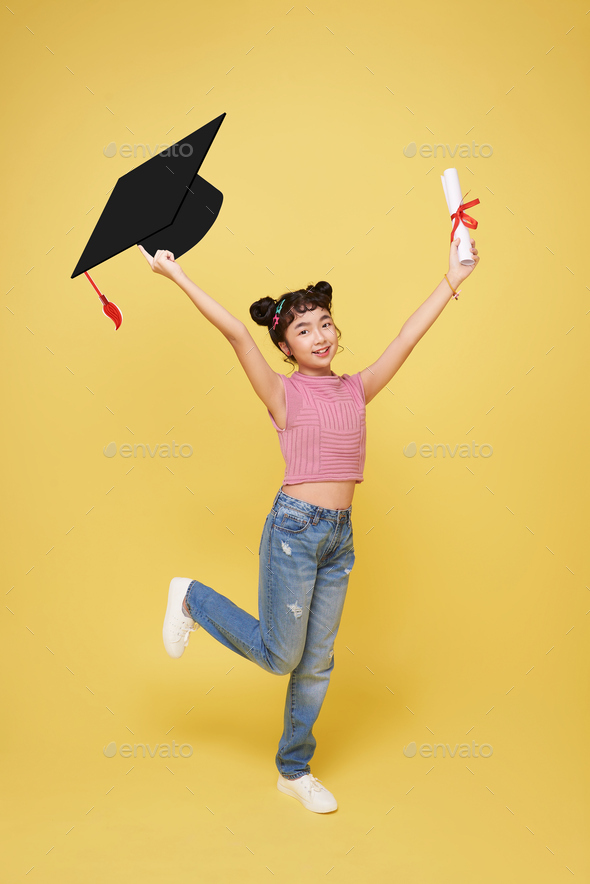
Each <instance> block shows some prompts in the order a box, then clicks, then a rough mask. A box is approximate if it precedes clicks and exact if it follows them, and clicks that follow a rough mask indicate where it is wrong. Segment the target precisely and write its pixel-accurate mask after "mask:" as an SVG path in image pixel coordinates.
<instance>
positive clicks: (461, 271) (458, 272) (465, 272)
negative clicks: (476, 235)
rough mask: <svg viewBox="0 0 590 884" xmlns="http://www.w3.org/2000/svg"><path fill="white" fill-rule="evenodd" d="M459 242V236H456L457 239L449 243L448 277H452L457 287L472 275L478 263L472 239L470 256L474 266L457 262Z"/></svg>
mask: <svg viewBox="0 0 590 884" xmlns="http://www.w3.org/2000/svg"><path fill="white" fill-rule="evenodd" d="M460 242H461V237H460V236H458V237H457V239H454V240H453V242H452V243H451V252H450V254H449V276H452V278H453V279H454V280H455V282H456V283H457V285H461V283H462V282H463V281H464V280H465V279H467V277H468V276H469V274H470V273H473V271H474V270H475V268H476V267H477V265H478V263H479V255H478V254H477V249H476V248H475V240H474V239H472V240H471V254H472V255H473V257H474V259H475V264H461V262H460V261H459V255H458V253H457V249H458V247H459V243H460Z"/></svg>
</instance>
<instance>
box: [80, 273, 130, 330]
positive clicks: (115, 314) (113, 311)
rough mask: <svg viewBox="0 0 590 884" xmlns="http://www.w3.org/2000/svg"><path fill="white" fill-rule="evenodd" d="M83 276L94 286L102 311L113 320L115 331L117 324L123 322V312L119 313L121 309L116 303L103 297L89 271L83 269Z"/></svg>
mask: <svg viewBox="0 0 590 884" xmlns="http://www.w3.org/2000/svg"><path fill="white" fill-rule="evenodd" d="M84 276H87V277H88V280H89V281H90V283H91V284H92V287H93V288H94V290H95V291H96V293H97V295H98V297H99V298H100V300H101V301H102V312H103V313H104V315H105V316H108V317H109V319H112V320H113V322H114V323H115V331H117V329H118V328H119V326H120V325H121V323H122V322H123V314H122V313H121V311H120V310H119V308H118V307H117V305H116V304H113V302H112V301H109V300H107V298H105V296H104V295H103V294H102V292H101V291H100V290H99V288H98V286H97V285H96V283H95V282H94V280H93V279H92V277H91V276H90V274H89V273H87V272H86V271H84Z"/></svg>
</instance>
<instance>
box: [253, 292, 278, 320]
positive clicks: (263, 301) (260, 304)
mask: <svg viewBox="0 0 590 884" xmlns="http://www.w3.org/2000/svg"><path fill="white" fill-rule="evenodd" d="M276 308H277V304H276V302H275V300H274V298H260V300H259V301H254V303H253V304H251V305H250V316H251V317H252V319H253V320H254V322H255V323H256V324H257V325H267V326H269V325H270V324H271V322H272V319H273V316H274V314H275V310H276Z"/></svg>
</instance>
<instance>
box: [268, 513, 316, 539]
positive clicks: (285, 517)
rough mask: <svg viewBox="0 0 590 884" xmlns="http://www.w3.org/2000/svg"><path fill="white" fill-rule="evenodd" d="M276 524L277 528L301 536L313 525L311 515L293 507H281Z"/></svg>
mask: <svg viewBox="0 0 590 884" xmlns="http://www.w3.org/2000/svg"><path fill="white" fill-rule="evenodd" d="M274 524H275V528H278V529H279V530H280V531H286V532H287V533H288V534H301V533H302V532H303V531H305V529H306V528H307V527H308V526H309V525H310V524H311V515H310V514H309V513H305V512H303V510H298V509H296V508H295V507H292V506H281V507H280V508H279V511H278V513H277V514H276V517H275V522H274Z"/></svg>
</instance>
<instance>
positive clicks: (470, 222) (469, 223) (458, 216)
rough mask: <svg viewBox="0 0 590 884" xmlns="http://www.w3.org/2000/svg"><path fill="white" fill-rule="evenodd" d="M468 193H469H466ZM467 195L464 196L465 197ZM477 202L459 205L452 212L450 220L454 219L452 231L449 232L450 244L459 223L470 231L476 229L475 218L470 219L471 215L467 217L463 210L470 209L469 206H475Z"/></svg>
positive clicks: (472, 201)
mask: <svg viewBox="0 0 590 884" xmlns="http://www.w3.org/2000/svg"><path fill="white" fill-rule="evenodd" d="M467 193H469V191H467ZM467 193H466V194H465V196H467ZM478 202H479V200H478V199H477V200H471V202H469V203H461V205H460V206H459V208H458V209H457V211H456V212H453V214H452V215H451V218H453V219H454V224H453V229H452V230H451V242H453V237H454V236H455V231H456V229H457V227H458V226H459V222H460V221H462V222H463V224H464V225H465V227H470V228H471V230H475V229H476V228H477V221H476V220H475V218H472V217H471V215H467V214H466V213H465V209H469V208H471V206H476V205H477V204H478Z"/></svg>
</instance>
